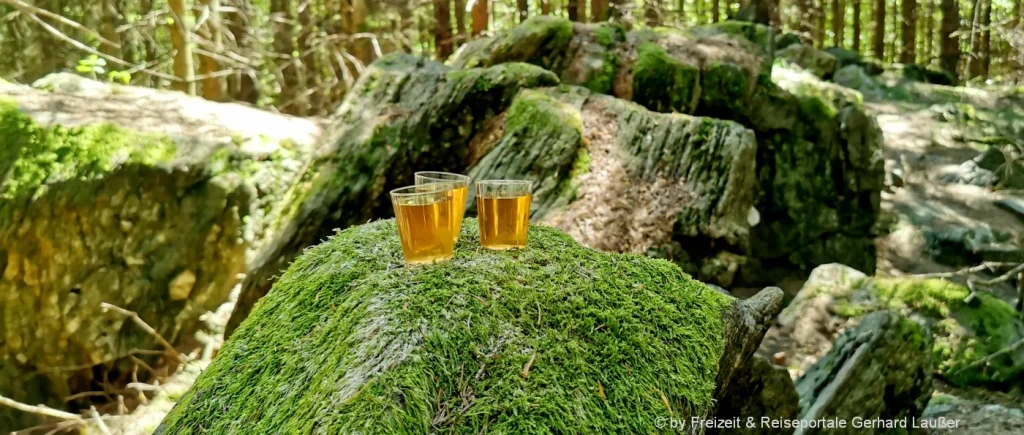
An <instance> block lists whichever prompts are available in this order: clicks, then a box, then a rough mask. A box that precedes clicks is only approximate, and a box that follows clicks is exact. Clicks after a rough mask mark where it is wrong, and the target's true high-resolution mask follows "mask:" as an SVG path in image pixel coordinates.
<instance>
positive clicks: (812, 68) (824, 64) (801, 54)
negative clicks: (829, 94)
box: [776, 44, 836, 79]
mask: <svg viewBox="0 0 1024 435" xmlns="http://www.w3.org/2000/svg"><path fill="white" fill-rule="evenodd" d="M776 55H777V56H778V57H780V58H782V59H786V60H787V61H789V62H790V63H793V64H795V65H799V66H800V67H801V68H803V69H804V70H805V71H808V72H810V73H812V74H814V75H816V76H818V77H821V78H826V79H827V78H829V77H832V74H834V73H835V72H836V57H835V56H833V55H831V54H828V53H827V52H825V51H822V50H818V49H817V48H814V47H812V46H809V45H805V44H794V45H790V46H789V47H786V48H784V49H782V50H779V51H778V53H776Z"/></svg>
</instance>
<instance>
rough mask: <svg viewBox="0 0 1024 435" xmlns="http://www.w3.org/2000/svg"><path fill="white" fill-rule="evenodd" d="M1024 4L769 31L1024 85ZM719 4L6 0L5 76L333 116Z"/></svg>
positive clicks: (889, 12)
mask: <svg viewBox="0 0 1024 435" xmlns="http://www.w3.org/2000/svg"><path fill="white" fill-rule="evenodd" d="M1022 3H1024V0H976V1H971V0H871V1H861V0H785V1H782V2H779V3H777V4H776V3H774V2H772V0H764V3H762V4H760V6H762V7H767V8H768V10H769V11H770V17H771V19H770V21H771V24H772V25H773V26H775V27H776V28H780V29H781V30H782V31H783V32H792V33H795V34H797V35H799V37H800V38H801V39H802V40H804V42H808V43H813V45H814V46H815V47H819V48H827V47H843V48H846V49H850V50H854V51H858V52H860V53H862V54H863V55H865V56H873V57H875V58H877V59H879V60H881V61H883V62H886V63H895V62H899V63H916V64H922V65H932V66H935V67H940V68H942V69H945V70H947V71H950V72H954V73H955V75H956V77H958V78H959V79H960V80H961V81H963V80H971V81H976V82H981V81H995V82H1001V83H1015V82H1020V81H1021V80H1024V27H1022V24H1024V23H1022V21H1021V9H1022V6H1021V4H1022ZM754 6H755V5H754V4H751V5H745V4H741V3H739V2H730V1H722V0H679V1H675V0H636V1H627V0H591V1H587V0H433V1H429V0H379V1H374V0H167V1H165V0H142V1H127V0H37V1H31V0H0V16H2V17H3V20H2V21H0V77H3V78H4V79H6V80H9V81H14V82H19V83H31V82H32V81H34V80H37V79H39V78H41V77H43V76H45V75H46V74H48V73H51V72H56V71H75V72H77V73H78V74H81V75H84V76H87V77H95V78H99V79H103V80H110V81H113V82H119V83H131V84H134V85H141V86H149V87H155V88H173V89H177V90H181V91H184V92H188V93H190V94H194V95H199V96H202V97H203V98H206V99H209V100H216V101H238V102H247V103H252V104H256V105H258V106H260V107H265V108H268V109H271V110H277V111H280V112H283V113H288V114H295V115H327V114H329V113H330V112H331V111H332V110H333V108H335V107H337V104H338V102H339V101H340V100H341V98H342V97H343V96H344V95H345V91H346V89H347V87H349V86H351V85H352V83H354V81H355V80H356V79H357V78H358V77H359V75H360V72H361V71H363V70H364V68H365V67H366V65H367V64H369V63H371V62H372V61H373V60H374V59H376V58H378V57H380V56H382V55H383V54H386V53H389V52H395V51H405V52H411V53H414V54H418V55H424V56H434V57H437V58H441V59H445V58H447V57H449V56H450V55H451V54H452V53H453V52H454V51H456V50H458V49H459V47H460V46H461V45H462V44H464V43H465V42H467V41H469V40H471V39H472V38H474V37H475V36H478V35H481V34H484V35H486V34H490V33H492V32H495V31H499V30H502V29H505V28H509V27H511V26H514V25H515V24H516V23H518V22H521V21H523V20H525V19H526V18H528V17H530V16H534V15H539V14H544V15H558V16H563V17H568V18H569V19H571V20H573V21H580V22H596V21H606V20H610V21H613V22H617V23H620V24H621V25H623V26H624V27H626V28H643V27H653V26H676V27H683V28H685V27H689V26H692V25H694V24H701V23H713V22H718V21H723V20H727V19H729V18H735V17H738V16H740V17H742V15H744V14H752V13H753V12H750V10H751V9H752V8H753V7H754Z"/></svg>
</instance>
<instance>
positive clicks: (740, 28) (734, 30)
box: [692, 20, 772, 51]
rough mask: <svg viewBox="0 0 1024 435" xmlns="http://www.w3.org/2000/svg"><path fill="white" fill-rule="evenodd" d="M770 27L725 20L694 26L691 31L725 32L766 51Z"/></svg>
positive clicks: (701, 33) (699, 32)
mask: <svg viewBox="0 0 1024 435" xmlns="http://www.w3.org/2000/svg"><path fill="white" fill-rule="evenodd" d="M771 31H772V30H771V28H770V27H768V26H765V25H762V24H757V23H752V22H749V21H740V20H726V21H720V22H717V23H714V24H708V25H705V26H698V27H695V28H694V29H693V30H692V32H693V33H694V34H697V35H706V34H726V35H730V36H734V37H737V38H743V39H746V40H748V41H750V42H753V43H754V44H756V45H757V46H759V47H761V49H762V50H765V51H767V49H768V43H769V36H770V35H771V34H770V33H769V32H771Z"/></svg>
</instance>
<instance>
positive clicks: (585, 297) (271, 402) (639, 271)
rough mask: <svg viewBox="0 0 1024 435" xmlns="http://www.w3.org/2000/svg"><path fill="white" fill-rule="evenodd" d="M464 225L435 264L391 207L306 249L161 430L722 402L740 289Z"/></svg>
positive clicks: (426, 422)
mask: <svg viewBox="0 0 1024 435" xmlns="http://www.w3.org/2000/svg"><path fill="white" fill-rule="evenodd" d="M462 228H463V230H462V234H461V235H460V237H459V244H458V246H457V248H456V252H455V257H454V259H453V260H451V261H448V262H446V263H443V264H435V265H427V266H420V267H405V266H403V264H402V250H401V247H400V243H399V240H398V234H397V229H396V226H395V223H394V221H392V220H385V221H376V222H372V223H370V224H366V225H361V226H357V227H353V228H349V229H347V230H343V231H341V232H339V233H338V234H337V235H335V236H334V237H332V238H331V239H330V240H328V241H326V242H325V243H323V244H321V245H318V246H317V247H315V248H313V249H310V250H308V251H307V252H306V253H305V254H304V255H302V256H301V257H300V258H299V259H297V260H296V261H295V263H293V264H292V265H291V266H290V267H289V269H288V271H287V272H286V273H285V274H284V275H283V276H282V278H281V279H280V281H278V282H277V283H276V284H275V286H274V290H273V291H272V292H270V294H268V295H267V297H265V298H264V299H263V300H262V301H261V302H260V303H259V304H258V305H257V307H256V309H255V310H254V311H253V313H252V315H251V316H250V317H249V318H248V319H246V321H245V322H244V323H243V324H242V325H241V327H240V328H239V329H238V330H237V331H236V332H235V334H234V335H233V336H232V337H231V338H230V339H229V340H228V341H227V343H225V346H224V348H223V349H222V350H221V352H220V354H219V355H218V357H217V358H216V359H215V360H214V361H213V363H212V364H211V366H210V367H209V368H208V369H207V370H206V371H205V372H203V374H202V375H201V376H200V377H199V379H198V380H197V381H196V383H195V385H194V386H193V387H192V388H191V389H190V390H189V391H188V392H187V393H186V394H185V395H184V396H182V398H181V400H180V401H179V402H178V403H177V405H176V406H175V408H174V409H173V410H172V411H171V412H170V413H169V414H168V415H167V417H166V418H165V420H164V421H163V423H162V425H161V427H160V428H159V429H158V430H157V432H156V433H158V434H197V433H221V432H236V431H237V432H244V433H305V432H311V431H323V432H328V433H354V432H372V433H412V432H415V433H422V432H450V433H479V432H480V431H481V430H483V429H484V428H486V429H487V430H488V431H491V432H496V433H554V432H558V433H572V432H578V433H602V432H608V433H610V432H656V431H657V430H658V428H656V427H655V426H654V424H655V423H654V422H655V421H656V419H657V418H660V417H668V416H673V417H676V418H687V419H688V418H689V417H691V416H706V415H709V414H710V413H712V412H713V402H712V400H713V398H714V397H715V396H714V395H715V390H716V378H717V377H718V376H719V375H720V374H721V372H720V369H719V367H720V365H719V360H720V358H722V357H723V355H724V354H725V353H726V352H725V349H727V348H728V346H732V345H733V343H727V341H728V340H727V339H728V338H729V337H731V333H730V331H732V330H735V329H736V328H737V327H738V326H740V324H741V323H742V322H739V323H734V322H733V321H732V320H730V319H731V318H730V316H729V313H730V311H731V307H732V306H735V304H736V302H735V301H732V300H731V298H729V297H727V296H724V295H722V294H720V293H718V292H717V291H715V290H712V289H710V288H708V287H706V286H705V285H703V284H701V283H700V282H697V281H694V280H692V279H691V278H689V277H688V276H686V275H685V274H683V273H682V272H681V271H680V270H679V269H678V268H676V267H675V266H674V265H672V264H670V263H668V262H665V261H661V260H652V259H648V258H644V257H641V256H637V255H621V254H608V253H601V252H598V251H594V250H590V249H587V248H584V247H582V246H580V245H579V244H578V243H576V242H575V241H573V240H572V239H571V238H570V237H568V236H567V235H565V234H563V233H561V232H559V231H557V230H554V229H551V228H546V227H541V226H531V227H530V230H529V231H530V233H529V239H528V246H527V247H526V248H525V249H523V250H517V251H503V252H495V251H489V250H486V249H483V248H481V247H480V246H479V239H478V232H477V222H476V220H475V219H472V218H469V219H467V220H466V221H465V222H464V224H463V227H462ZM776 302H777V301H776ZM755 318H758V319H759V318H760V317H755ZM726 367H728V366H726ZM726 370H727V369H726ZM566 416H572V418H566Z"/></svg>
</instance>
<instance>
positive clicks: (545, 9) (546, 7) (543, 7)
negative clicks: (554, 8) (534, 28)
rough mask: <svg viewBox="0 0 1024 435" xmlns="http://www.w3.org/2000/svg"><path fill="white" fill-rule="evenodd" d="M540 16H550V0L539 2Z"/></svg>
mask: <svg viewBox="0 0 1024 435" xmlns="http://www.w3.org/2000/svg"><path fill="white" fill-rule="evenodd" d="M540 13H541V15H551V0H540Z"/></svg>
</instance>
